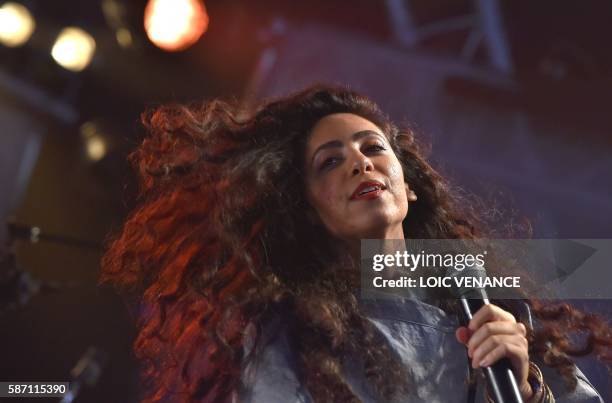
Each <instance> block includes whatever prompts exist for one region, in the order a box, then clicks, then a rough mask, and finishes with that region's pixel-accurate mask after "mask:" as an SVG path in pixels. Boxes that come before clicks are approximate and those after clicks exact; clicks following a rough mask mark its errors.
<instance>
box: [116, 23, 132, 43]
mask: <svg viewBox="0 0 612 403" xmlns="http://www.w3.org/2000/svg"><path fill="white" fill-rule="evenodd" d="M115 38H116V39H117V43H118V44H119V46H121V47H122V48H130V47H131V46H132V45H133V44H134V39H133V38H132V33H131V32H130V30H129V29H127V28H119V29H118V30H117V32H115Z"/></svg>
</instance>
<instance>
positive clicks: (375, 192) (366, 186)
mask: <svg viewBox="0 0 612 403" xmlns="http://www.w3.org/2000/svg"><path fill="white" fill-rule="evenodd" d="M384 190H385V186H384V185H383V184H382V183H380V182H378V181H366V182H361V183H360V184H359V186H357V189H355V191H354V192H353V194H352V196H351V197H350V199H351V200H369V199H376V198H378V197H380V195H381V194H382V192H383V191H384Z"/></svg>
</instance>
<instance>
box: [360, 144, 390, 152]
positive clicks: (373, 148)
mask: <svg viewBox="0 0 612 403" xmlns="http://www.w3.org/2000/svg"><path fill="white" fill-rule="evenodd" d="M365 150H366V151H372V152H377V151H383V150H385V147H383V146H381V145H380V144H370V145H369V146H367V147H366V148H365Z"/></svg>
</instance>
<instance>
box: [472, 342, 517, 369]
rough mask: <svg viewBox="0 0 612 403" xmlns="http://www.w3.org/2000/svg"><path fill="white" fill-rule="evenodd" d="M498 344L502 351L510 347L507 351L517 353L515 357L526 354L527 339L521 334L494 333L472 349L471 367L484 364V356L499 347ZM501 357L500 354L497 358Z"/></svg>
mask: <svg viewBox="0 0 612 403" xmlns="http://www.w3.org/2000/svg"><path fill="white" fill-rule="evenodd" d="M500 346H502V351H506V350H504V349H509V348H512V349H511V350H508V351H512V352H517V353H519V356H517V357H516V358H520V356H527V355H528V349H527V339H525V338H524V337H523V336H520V335H494V336H490V337H488V338H487V339H486V340H484V341H483V342H482V343H480V345H478V346H477V347H476V348H475V349H474V351H473V354H472V367H474V368H477V367H479V366H486V365H484V364H483V360H485V359H486V357H487V356H488V355H489V354H490V353H491V352H493V351H494V350H495V349H499V347H500ZM501 357H502V356H500V357H498V358H497V359H499V358H501ZM495 361H496V360H495ZM487 365H489V364H487Z"/></svg>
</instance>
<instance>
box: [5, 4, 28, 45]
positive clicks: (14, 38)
mask: <svg viewBox="0 0 612 403" xmlns="http://www.w3.org/2000/svg"><path fill="white" fill-rule="evenodd" d="M35 27H36V23H35V22H34V18H32V14H30V12H29V11H28V9H27V8H25V7H24V6H22V5H21V4H18V3H13V2H8V3H4V4H3V5H2V6H0V43H2V44H3V45H5V46H9V47H12V48H14V47H18V46H21V45H23V44H24V43H26V42H27V41H28V39H30V37H31V36H32V32H34V28H35Z"/></svg>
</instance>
